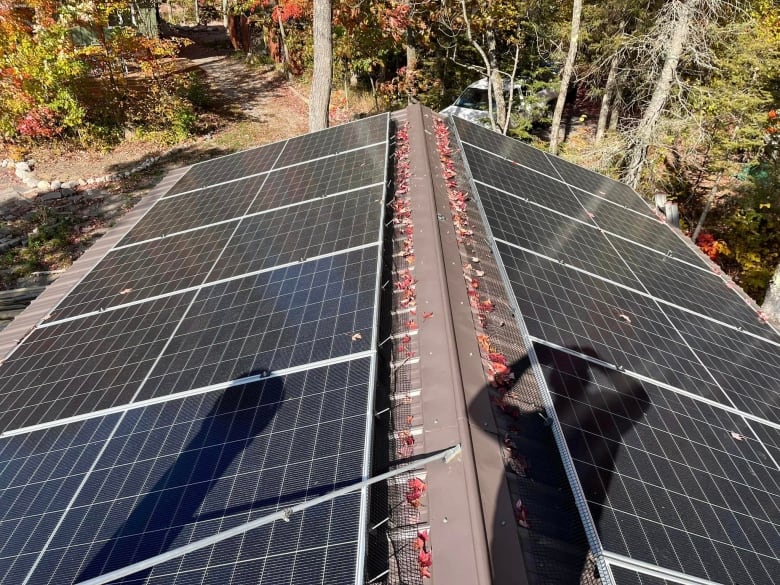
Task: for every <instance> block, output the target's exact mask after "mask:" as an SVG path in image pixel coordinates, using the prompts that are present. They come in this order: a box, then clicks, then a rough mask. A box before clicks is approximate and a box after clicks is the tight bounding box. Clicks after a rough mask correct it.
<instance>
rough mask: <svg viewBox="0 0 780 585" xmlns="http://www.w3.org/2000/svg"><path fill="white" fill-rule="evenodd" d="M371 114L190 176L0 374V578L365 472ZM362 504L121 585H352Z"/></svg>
mask: <svg viewBox="0 0 780 585" xmlns="http://www.w3.org/2000/svg"><path fill="white" fill-rule="evenodd" d="M388 136H389V117H388V116H386V115H384V116H377V117H373V118H368V119H365V120H362V121H358V122H354V123H351V124H347V125H344V126H341V127H338V128H335V129H331V130H326V131H322V132H318V133H313V134H309V135H306V136H303V137H299V138H294V139H291V140H287V141H284V142H280V143H276V144H272V145H269V146H265V147H261V148H257V149H253V150H249V151H245V152H241V153H238V154H234V155H229V156H226V157H221V158H218V159H213V160H211V161H208V162H204V163H200V164H196V165H194V166H192V167H191V168H190V169H189V171H188V172H186V174H184V175H183V177H182V178H181V179H180V180H179V181H178V183H176V185H175V186H174V187H173V188H172V189H170V190H169V191H168V193H167V194H165V195H164V196H163V197H162V198H161V199H159V200H158V201H157V203H156V204H155V205H154V206H152V207H151V209H150V210H149V212H148V213H147V214H146V215H145V216H144V217H143V218H142V219H141V220H140V221H139V222H138V223H137V224H136V225H135V226H134V227H133V228H132V229H131V230H130V231H129V232H128V233H127V235H126V236H125V237H124V238H123V239H122V240H121V241H120V242H119V243H118V245H116V246H115V247H114V248H113V249H112V250H110V251H109V252H108V254H107V255H106V256H105V257H104V258H103V259H102V260H101V261H100V262H99V263H98V264H97V265H96V266H95V267H94V268H93V269H92V270H91V271H90V272H89V273H88V274H87V275H86V276H85V277H84V278H83V279H82V281H81V282H80V283H79V284H78V285H77V286H76V287H75V288H74V289H73V290H72V291H71V292H70V293H69V294H68V295H67V296H65V297H64V298H63V299H62V300H61V301H60V303H59V305H58V306H57V307H55V309H54V310H53V311H52V313H51V315H50V317H49V318H48V319H47V320H46V321H45V322H43V323H42V324H40V325H39V326H38V327H37V328H36V329H35V330H34V331H33V332H32V333H31V334H30V335H29V336H28V337H27V338H26V339H25V340H24V341H23V343H21V344H20V345H18V346H17V347H16V348H15V350H14V351H13V352H11V354H10V355H9V356H7V357H6V359H5V361H4V362H3V363H2V365H1V366H0V429H1V430H2V435H1V436H0V582H2V583H14V584H27V583H29V584H33V583H34V584H36V585H37V584H42V583H77V582H80V581H84V580H86V579H90V578H93V577H97V576H99V575H102V574H105V573H107V572H109V571H112V570H116V569H120V568H122V567H125V566H127V565H129V564H131V563H134V562H137V561H140V560H143V559H147V558H149V557H151V556H154V555H157V554H160V553H162V552H165V551H167V550H169V549H171V548H175V547H178V546H182V545H184V544H187V543H189V542H192V541H194V540H197V539H200V538H203V537H206V536H209V535H213V534H216V533H218V532H221V531H224V530H226V529H228V528H231V527H234V526H237V525H240V524H243V523H245V522H247V521H250V520H253V519H256V518H258V517H261V516H263V515H265V514H268V513H270V512H273V511H276V510H278V509H281V508H286V507H289V506H291V505H293V504H294V503H296V502H300V501H303V500H306V499H309V498H312V497H315V496H319V495H322V494H324V493H326V492H328V491H330V490H332V489H334V488H336V487H341V486H344V485H347V484H349V483H352V482H355V481H358V480H360V479H362V478H364V477H365V476H366V475H367V473H368V471H369V467H368V464H369V453H368V451H369V449H368V447H369V446H370V441H371V439H370V434H371V428H370V427H371V419H372V417H371V416H370V412H371V410H372V408H371V405H372V401H373V388H374V378H375V373H374V372H375V367H376V363H375V361H376V354H375V347H376V341H377V340H376V326H377V322H378V321H377V320H378V314H377V299H378V296H379V290H378V286H379V277H380V271H381V262H380V258H381V238H382V232H383V218H384V211H383V210H384V200H385V184H386V180H387V160H388ZM366 505H367V504H366V500H365V492H358V493H354V494H352V495H349V496H345V497H342V498H339V499H338V500H337V501H336V502H333V503H328V504H321V505H318V506H315V507H313V508H311V509H309V510H307V511H306V512H304V513H302V514H296V515H295V516H294V517H292V518H291V520H290V522H277V523H274V524H270V525H267V526H265V527H263V528H260V529H257V530H255V531H252V532H250V533H246V534H245V535H243V536H239V537H234V538H231V539H229V540H226V541H224V542H222V543H221V544H219V545H215V546H212V547H210V548H206V549H203V550H200V551H198V552H194V553H190V554H187V555H185V556H183V557H180V558H178V559H176V560H173V561H168V562H165V563H163V564H160V565H157V566H155V567H154V568H153V569H148V570H146V571H144V572H142V573H138V574H135V575H132V576H129V577H127V578H125V579H124V580H122V581H121V582H123V583H142V582H143V583H160V584H162V583H165V584H170V583H194V582H197V583H200V582H209V583H216V582H224V583H250V582H251V583H259V582H261V583H320V582H329V583H335V582H337V583H352V582H361V581H362V578H363V575H362V564H363V547H364V543H363V539H364V533H365V527H364V524H365V518H366V513H367V512H366Z"/></svg>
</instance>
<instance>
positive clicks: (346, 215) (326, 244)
mask: <svg viewBox="0 0 780 585" xmlns="http://www.w3.org/2000/svg"><path fill="white" fill-rule="evenodd" d="M383 198H384V189H383V187H381V186H377V187H370V188H367V189H362V190H359V191H355V192H352V193H345V194H342V195H335V196H333V197H328V198H326V199H318V200H316V201H311V202H308V203H305V204H301V205H297V206H292V207H285V208H283V209H279V210H278V211H270V212H268V213H266V214H263V215H256V216H252V217H247V218H246V219H245V220H244V221H242V222H241V225H240V226H238V228H237V229H236V231H235V233H234V234H233V236H232V238H231V239H230V243H229V244H228V246H227V247H226V248H225V251H224V253H223V254H222V256H221V257H220V258H219V260H218V261H217V262H216V264H215V266H214V270H213V271H212V272H211V274H210V275H209V281H211V282H213V281H215V280H220V279H223V278H231V277H233V276H236V275H239V274H248V273H250V272H254V271H256V270H263V269H265V268H268V267H270V266H279V265H282V264H287V263H289V262H299V261H300V260H301V259H306V258H313V257H315V256H321V255H323V254H330V253H332V252H336V251H338V250H346V249H349V248H355V247H359V246H364V245H366V244H369V243H371V242H376V241H377V234H378V230H379V227H378V225H377V221H376V217H377V216H378V213H379V211H380V207H381V206H382V205H383V204H384V201H383Z"/></svg>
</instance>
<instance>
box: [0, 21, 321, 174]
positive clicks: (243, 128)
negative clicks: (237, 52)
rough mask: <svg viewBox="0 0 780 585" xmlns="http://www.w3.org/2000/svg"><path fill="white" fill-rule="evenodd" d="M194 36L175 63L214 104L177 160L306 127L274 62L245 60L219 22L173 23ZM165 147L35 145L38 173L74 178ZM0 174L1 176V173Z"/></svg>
mask: <svg viewBox="0 0 780 585" xmlns="http://www.w3.org/2000/svg"><path fill="white" fill-rule="evenodd" d="M176 34H180V35H181V36H185V37H188V38H190V39H191V40H193V44H192V45H190V46H188V47H185V48H184V49H183V50H182V52H181V55H180V59H179V62H180V68H181V69H184V70H187V69H193V70H196V71H197V70H200V71H202V72H203V73H204V74H205V76H206V77H205V78H206V80H207V82H208V84H209V85H210V86H211V88H212V89H213V95H212V97H213V100H214V104H213V107H211V108H210V111H209V112H207V113H205V115H202V116H201V124H202V129H203V130H204V131H203V133H202V135H201V136H198V137H195V138H193V139H190V140H187V141H186V142H184V143H182V144H179V145H177V146H178V147H179V148H180V150H181V152H180V154H178V155H177V156H176V157H175V161H176V162H177V163H178V165H177V166H180V165H183V164H190V163H192V162H196V161H198V160H202V159H204V158H208V157H211V156H215V155H220V154H226V153H228V152H233V151H236V150H242V149H245V148H251V147H253V146H258V145H261V144H267V143H269V142H275V141H277V140H282V139H284V138H287V137H289V136H294V135H297V134H301V133H304V132H306V130H307V121H306V120H307V112H306V104H305V102H304V101H303V100H302V99H301V97H300V96H299V95H298V94H296V93H295V92H294V91H292V90H291V88H290V85H289V84H288V83H287V81H286V80H285V79H284V77H283V76H282V75H281V74H279V73H278V72H276V71H275V70H274V69H273V67H254V66H250V65H247V64H246V63H245V62H244V60H243V58H242V57H240V56H234V54H233V51H232V49H231V48H230V44H229V41H228V39H227V35H226V33H225V30H224V28H222V27H221V26H209V27H194V28H181V29H177V31H176ZM169 148H170V147H166V146H163V145H159V144H154V143H152V142H147V141H142V140H126V141H124V142H123V143H121V144H120V145H118V146H117V147H116V148H114V149H113V150H110V151H106V152H102V151H100V150H94V149H92V150H75V151H74V150H73V149H72V144H68V145H62V146H57V145H50V146H49V147H47V148H36V149H33V151H32V152H31V153H30V157H31V158H33V159H34V160H35V161H36V167H35V174H36V176H37V177H38V178H40V179H43V180H47V181H51V180H55V179H56V180H59V181H63V182H65V181H78V180H79V179H88V178H90V177H100V176H104V175H109V174H112V173H116V172H121V171H125V170H129V169H131V168H133V167H134V166H136V165H137V164H138V163H139V162H141V161H143V160H145V159H147V158H150V157H153V156H159V155H160V154H163V153H165V152H166V151H167V150H169ZM0 180H2V178H0Z"/></svg>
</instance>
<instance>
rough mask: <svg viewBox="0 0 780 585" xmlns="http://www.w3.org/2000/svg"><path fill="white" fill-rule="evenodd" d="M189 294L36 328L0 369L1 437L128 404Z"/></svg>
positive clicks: (190, 298)
mask: <svg viewBox="0 0 780 585" xmlns="http://www.w3.org/2000/svg"><path fill="white" fill-rule="evenodd" d="M192 298H193V294H192V293H186V294H180V295H176V296H172V297H165V298H163V299H159V300H156V301H150V302H148V303H142V304H138V305H130V306H129V307H124V308H121V309H117V310H115V311H108V312H104V313H100V314H98V315H95V316H91V317H86V318H84V319H77V320H74V321H68V322H65V323H59V324H57V323H55V324H52V325H50V326H46V327H39V328H38V329H37V330H35V331H34V332H33V333H32V335H30V337H29V339H28V340H27V341H26V342H25V343H23V344H21V345H20V346H18V347H17V349H16V351H15V352H14V353H13V354H12V355H11V356H10V357H9V358H7V359H6V360H5V363H3V365H2V367H0V429H2V431H3V432H6V431H9V430H14V429H18V428H22V427H27V426H32V425H37V424H41V423H46V422H52V421H56V420H59V419H61V418H66V417H71V416H77V415H81V414H85V413H89V412H92V411H94V410H101V409H104V408H110V407H113V406H116V405H118V404H126V403H128V402H130V401H131V400H132V398H133V396H134V395H135V393H136V392H137V390H138V386H139V384H140V383H141V382H142V381H143V379H144V377H145V376H146V374H147V373H148V371H149V369H150V368H151V366H152V364H153V363H154V362H155V360H156V358H157V356H158V355H159V354H160V352H161V351H162V350H163V348H164V347H165V345H166V341H167V339H168V337H169V336H170V335H171V334H172V333H173V332H174V331H175V329H176V326H177V324H178V322H179V320H181V318H182V317H183V316H184V314H185V310H186V308H187V306H188V304H189V303H190V302H191V301H192Z"/></svg>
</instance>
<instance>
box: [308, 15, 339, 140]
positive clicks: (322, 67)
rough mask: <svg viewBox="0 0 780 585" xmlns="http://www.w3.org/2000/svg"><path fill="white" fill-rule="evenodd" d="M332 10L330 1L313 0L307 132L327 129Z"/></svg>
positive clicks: (330, 70)
mask: <svg viewBox="0 0 780 585" xmlns="http://www.w3.org/2000/svg"><path fill="white" fill-rule="evenodd" d="M331 18H332V8H331V3H330V0H314V20H313V27H312V28H313V34H314V71H313V74H312V81H311V98H310V99H309V131H310V132H311V131H314V130H322V129H323V128H327V127H328V110H329V108H330V91H331V85H332V83H333V36H332V20H331Z"/></svg>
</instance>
